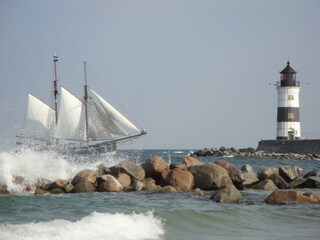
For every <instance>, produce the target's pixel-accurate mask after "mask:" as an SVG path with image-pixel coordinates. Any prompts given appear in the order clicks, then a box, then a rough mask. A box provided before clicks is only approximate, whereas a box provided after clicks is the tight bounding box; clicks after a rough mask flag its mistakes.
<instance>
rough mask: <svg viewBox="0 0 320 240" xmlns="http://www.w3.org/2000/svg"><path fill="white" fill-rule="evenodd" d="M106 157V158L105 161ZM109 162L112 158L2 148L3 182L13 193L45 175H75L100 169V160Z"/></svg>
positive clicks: (0, 174)
mask: <svg viewBox="0 0 320 240" xmlns="http://www.w3.org/2000/svg"><path fill="white" fill-rule="evenodd" d="M102 160H104V161H102ZM100 163H104V164H105V165H106V166H107V165H108V164H111V163H115V162H114V161H113V160H112V161H110V159H107V158H103V159H101V158H100V159H91V161H89V160H88V159H82V158H78V159H76V158H75V157H72V156H62V155H59V154H56V153H53V152H36V151H32V150H30V149H22V150H21V151H16V152H13V151H10V152H8V151H4V152H0V183H2V184H5V185H6V186H7V188H8V190H9V191H10V192H11V193H23V192H25V189H26V188H29V189H30V188H31V190H32V189H33V188H34V187H35V185H36V184H37V183H39V181H41V180H43V179H46V180H49V181H54V180H57V179H67V180H70V179H72V178H73V177H74V176H75V174H76V173H77V172H78V171H80V170H83V169H97V166H98V164H100Z"/></svg>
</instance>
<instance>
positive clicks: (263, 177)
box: [258, 168, 279, 181]
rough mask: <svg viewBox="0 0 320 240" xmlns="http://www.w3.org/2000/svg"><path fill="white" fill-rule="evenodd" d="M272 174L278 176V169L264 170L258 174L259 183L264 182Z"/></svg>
mask: <svg viewBox="0 0 320 240" xmlns="http://www.w3.org/2000/svg"><path fill="white" fill-rule="evenodd" d="M274 174H279V169H278V168H266V169H263V170H260V171H259V172H258V177H259V179H260V181H263V180H266V179H268V178H269V177H271V176H272V175H274Z"/></svg>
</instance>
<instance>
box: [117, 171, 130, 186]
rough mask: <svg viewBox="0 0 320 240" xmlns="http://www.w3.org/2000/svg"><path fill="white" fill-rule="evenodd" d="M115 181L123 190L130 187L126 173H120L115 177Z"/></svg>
mask: <svg viewBox="0 0 320 240" xmlns="http://www.w3.org/2000/svg"><path fill="white" fill-rule="evenodd" d="M117 180H118V181H119V183H120V184H121V185H122V186H123V187H125V188H126V187H130V185H131V178H130V176H129V175H128V174H126V173H120V174H119V176H118V177H117Z"/></svg>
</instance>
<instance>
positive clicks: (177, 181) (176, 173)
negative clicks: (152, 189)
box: [169, 168, 194, 190]
mask: <svg viewBox="0 0 320 240" xmlns="http://www.w3.org/2000/svg"><path fill="white" fill-rule="evenodd" d="M169 182H170V185H171V186H173V187H175V188H180V189H181V190H192V189H193V186H194V177H193V175H192V174H191V173H190V172H189V171H187V170H181V169H180V168H176V169H174V170H172V171H171V174H170V178H169Z"/></svg>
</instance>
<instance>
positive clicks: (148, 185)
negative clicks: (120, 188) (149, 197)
mask: <svg viewBox="0 0 320 240" xmlns="http://www.w3.org/2000/svg"><path fill="white" fill-rule="evenodd" d="M159 189H161V187H160V186H159V185H156V181H155V180H154V179H152V178H146V179H144V181H143V187H142V189H141V190H142V191H158V190H159Z"/></svg>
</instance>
